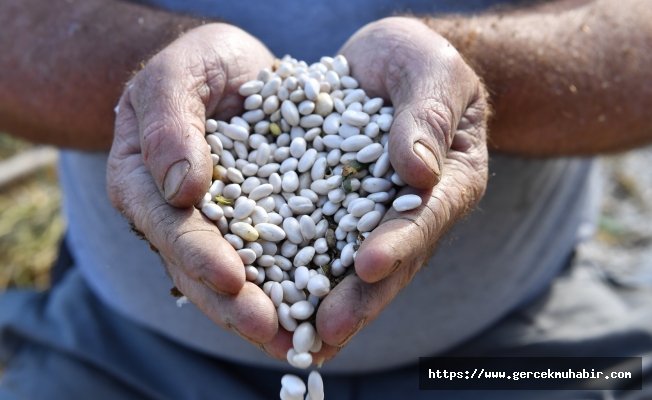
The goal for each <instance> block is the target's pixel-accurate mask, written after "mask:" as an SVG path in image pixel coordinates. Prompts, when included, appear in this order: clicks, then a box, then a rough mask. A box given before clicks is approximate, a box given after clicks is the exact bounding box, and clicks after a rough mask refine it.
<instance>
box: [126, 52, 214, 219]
mask: <svg viewBox="0 0 652 400" xmlns="http://www.w3.org/2000/svg"><path fill="white" fill-rule="evenodd" d="M184 56H185V57H180V56H179V54H178V49H176V47H175V46H174V44H173V45H171V46H169V47H168V48H166V49H165V50H163V51H162V52H160V53H159V54H158V55H157V56H156V57H154V58H153V59H152V60H151V61H150V62H149V63H148V64H147V66H146V67H145V69H143V70H142V71H141V72H140V73H138V75H136V77H135V78H134V82H133V85H130V86H129V88H128V90H130V91H131V101H132V104H133V107H134V110H135V112H136V117H137V119H138V129H139V135H140V145H141V149H142V156H143V161H144V163H145V165H146V166H147V169H148V170H149V172H150V174H151V175H152V177H153V179H154V182H155V183H156V185H157V186H158V189H159V191H160V192H161V195H162V196H163V198H164V199H165V200H166V201H167V202H168V203H169V204H171V205H173V206H176V207H182V208H185V207H190V206H192V205H194V204H196V203H197V202H198V201H199V200H200V199H201V198H202V196H203V195H204V193H206V190H207V189H208V187H209V185H210V181H211V175H212V161H211V157H210V152H209V151H208V149H207V144H206V140H205V139H204V135H205V127H204V123H205V115H206V106H205V100H206V99H204V98H202V93H204V94H205V93H207V92H208V91H209V89H208V87H207V83H206V80H205V78H204V76H205V74H204V73H202V72H203V71H204V68H203V66H199V65H197V63H198V62H199V61H201V60H197V58H198V57H192V54H190V55H188V54H184ZM188 71H193V73H188Z"/></svg>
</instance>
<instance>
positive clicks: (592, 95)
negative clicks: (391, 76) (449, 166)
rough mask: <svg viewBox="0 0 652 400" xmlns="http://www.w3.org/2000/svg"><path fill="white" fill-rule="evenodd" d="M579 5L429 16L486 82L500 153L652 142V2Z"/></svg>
mask: <svg viewBox="0 0 652 400" xmlns="http://www.w3.org/2000/svg"><path fill="white" fill-rule="evenodd" d="M577 3H578V1H564V2H557V3H552V4H550V5H546V6H543V7H537V8H533V9H530V10H523V11H518V12H510V13H505V14H493V15H483V16H479V17H472V18H444V19H428V20H427V23H428V24H429V25H430V26H431V27H432V28H433V29H435V30H437V32H439V33H440V34H442V35H443V36H444V37H446V38H447V39H448V40H449V41H450V42H451V43H452V44H453V45H454V46H455V47H456V48H457V49H458V50H459V51H460V52H461V53H462V55H463V56H464V57H465V58H466V59H467V60H468V62H469V63H470V64H471V65H472V66H473V67H474V68H475V70H476V72H477V73H478V74H479V75H480V76H481V77H482V79H483V80H484V82H485V84H486V85H487V88H488V90H489V92H490V93H491V102H492V105H493V108H494V116H493V118H492V120H491V122H490V127H489V128H490V129H489V145H490V147H491V148H492V149H493V150H494V151H499V152H504V153H509V154H516V155H523V156H556V155H586V154H595V153H599V152H609V151H617V150H623V149H627V148H631V147H635V146H638V145H641V144H644V143H647V142H650V141H652V122H651V121H650V115H651V114H650V106H652V84H650V83H649V82H651V81H652V24H650V21H652V7H650V3H649V2H648V1H646V0H621V1H612V0H596V1H586V2H583V3H584V4H583V5H577Z"/></svg>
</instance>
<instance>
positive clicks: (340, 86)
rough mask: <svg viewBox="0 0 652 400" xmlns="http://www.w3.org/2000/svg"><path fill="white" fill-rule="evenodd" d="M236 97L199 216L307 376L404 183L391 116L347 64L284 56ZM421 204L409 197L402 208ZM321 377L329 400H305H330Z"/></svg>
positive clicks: (212, 132) (292, 389) (286, 392)
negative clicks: (393, 150) (269, 308)
mask: <svg viewBox="0 0 652 400" xmlns="http://www.w3.org/2000/svg"><path fill="white" fill-rule="evenodd" d="M239 92H240V94H241V95H242V96H244V97H245V101H244V107H245V109H246V110H247V111H246V112H245V113H244V114H243V115H242V116H241V117H234V118H232V119H231V121H230V123H227V122H225V121H215V120H213V119H207V120H206V132H207V135H206V141H207V143H208V144H209V148H210V150H211V153H212V154H211V156H212V157H213V165H214V169H213V179H214V181H213V183H212V185H211V186H210V188H209V189H208V193H206V195H205V196H204V199H203V200H202V201H201V202H200V203H199V204H198V205H197V208H199V209H201V211H202V212H203V213H204V214H205V215H206V216H207V217H208V218H210V219H211V220H213V221H215V224H216V225H217V227H218V228H219V230H220V232H221V233H222V235H223V236H224V238H225V239H226V240H227V241H228V242H229V243H230V244H231V245H232V246H233V247H234V248H235V249H236V251H237V252H238V254H239V255H240V257H241V258H242V262H243V263H244V265H245V273H246V277H247V280H249V281H252V282H254V283H256V284H258V285H261V286H262V288H263V291H264V292H265V293H266V294H267V295H268V296H269V297H270V298H271V300H272V302H273V303H274V306H275V307H276V308H277V313H278V319H279V323H280V324H281V326H283V328H285V329H287V330H288V331H290V332H294V333H293V339H292V343H293V348H291V349H290V350H289V351H288V354H287V360H288V362H289V363H290V365H292V366H294V367H297V368H308V367H309V366H310V365H311V364H312V362H313V358H312V354H311V353H316V352H318V351H319V350H320V349H321V346H322V342H321V339H320V338H319V335H318V334H317V332H316V330H315V327H314V325H313V320H314V313H315V310H316V308H317V307H318V305H319V302H320V300H321V299H322V298H323V297H324V296H326V295H327V294H328V292H329V291H330V290H331V288H332V287H333V286H334V285H335V284H336V283H338V282H339V280H341V279H342V277H343V276H344V275H345V274H347V273H353V268H349V267H350V266H352V265H353V263H354V259H355V257H356V251H357V248H358V246H359V245H360V242H361V241H362V240H364V238H365V237H367V235H368V234H369V233H370V232H371V231H372V230H373V229H374V228H375V227H376V226H377V225H378V224H379V223H380V220H381V219H382V217H383V215H384V214H385V212H386V210H387V204H388V203H389V202H390V201H391V200H392V199H394V197H395V196H396V190H397V186H403V185H405V183H404V182H403V180H402V179H401V178H400V177H399V176H398V174H396V173H395V172H394V171H393V169H392V166H391V164H390V160H389V153H388V138H389V130H390V127H391V125H392V122H393V113H394V110H393V108H392V107H383V100H382V99H381V98H374V99H371V98H369V97H368V96H367V95H366V94H365V92H364V90H362V89H359V88H358V82H357V81H356V80H355V79H354V78H352V77H351V76H349V65H348V62H347V60H346V59H345V58H344V57H343V56H337V57H335V58H331V57H323V58H322V59H321V60H320V62H318V63H315V64H312V65H310V66H308V65H307V64H306V63H305V62H303V61H297V60H295V59H292V58H290V57H289V56H286V57H284V58H283V59H282V60H277V62H276V65H275V68H274V72H272V70H271V69H263V70H262V71H261V72H260V74H259V75H258V79H257V80H254V81H251V82H247V83H245V84H243V85H242V86H241V87H240V89H239ZM420 204H421V198H420V197H419V196H415V195H406V196H402V197H400V198H398V199H396V200H395V202H394V207H395V208H396V209H397V210H398V211H406V210H410V209H413V208H416V207H418V206H419V205H420ZM315 374H316V375H315ZM318 375H319V374H318V373H317V372H316V371H313V373H311V376H318ZM288 376H290V377H294V376H293V375H287V376H286V377H288ZM294 378H296V379H299V381H300V378H298V377H294ZM294 378H287V379H286V380H287V381H288V382H293V383H292V384H288V385H290V386H288V385H286V384H284V385H283V389H282V390H281V398H282V399H286V400H288V399H289V400H292V399H301V398H302V397H303V393H305V385H303V382H301V385H303V391H302V392H301V394H300V395H297V394H296V393H298V389H297V388H301V385H299V384H297V383H296V379H294ZM284 379H285V378H284ZM313 380H315V382H317V378H313ZM318 380H319V384H317V383H314V384H313V386H315V387H317V386H319V387H321V389H320V390H321V392H319V393H321V394H318V393H317V391H310V392H309V395H308V397H307V398H311V399H312V400H317V399H322V398H323V383H321V377H319V378H318ZM320 385H321V386H320ZM309 387H310V380H309ZM315 390H316V389H315Z"/></svg>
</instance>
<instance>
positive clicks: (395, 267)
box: [383, 260, 401, 279]
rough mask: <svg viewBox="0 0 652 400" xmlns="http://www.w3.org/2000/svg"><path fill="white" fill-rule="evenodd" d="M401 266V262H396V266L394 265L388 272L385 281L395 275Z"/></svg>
mask: <svg viewBox="0 0 652 400" xmlns="http://www.w3.org/2000/svg"><path fill="white" fill-rule="evenodd" d="M400 266H401V260H397V261H394V264H392V268H391V269H390V270H389V271H388V272H387V275H385V276H384V277H383V279H385V278H386V277H388V276H390V275H391V274H393V273H394V272H395V271H396V270H397V269H398V267H400Z"/></svg>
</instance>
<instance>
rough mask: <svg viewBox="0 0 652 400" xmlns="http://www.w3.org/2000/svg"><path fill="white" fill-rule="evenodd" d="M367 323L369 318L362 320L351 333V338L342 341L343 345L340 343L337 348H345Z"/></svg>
mask: <svg viewBox="0 0 652 400" xmlns="http://www.w3.org/2000/svg"><path fill="white" fill-rule="evenodd" d="M365 321H367V318H362V319H361V320H360V322H358V325H356V327H355V329H353V330H352V331H351V333H349V336H347V337H346V338H345V339H344V340H343V341H342V343H340V344H339V345H338V346H337V347H338V348H339V349H342V347H344V346H345V345H346V344H347V343H348V342H349V340H351V338H352V337H353V336H355V334H356V333H358V331H360V329H362V327H363V326H364V323H365Z"/></svg>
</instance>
